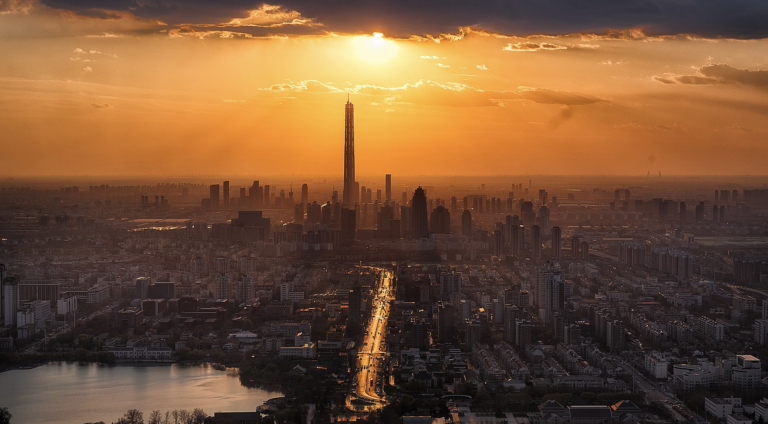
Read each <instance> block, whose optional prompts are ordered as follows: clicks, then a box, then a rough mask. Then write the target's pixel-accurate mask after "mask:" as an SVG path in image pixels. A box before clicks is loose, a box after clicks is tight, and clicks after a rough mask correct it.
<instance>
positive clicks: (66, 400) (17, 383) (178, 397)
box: [0, 361, 284, 423]
mask: <svg viewBox="0 0 768 424" xmlns="http://www.w3.org/2000/svg"><path fill="white" fill-rule="evenodd" d="M283 395H284V393H283V392H282V391H279V390H274V389H273V390H267V389H263V388H260V387H246V386H243V385H242V384H241V383H240V379H239V378H238V373H237V372H234V369H232V368H229V369H226V370H224V371H221V370H219V369H216V368H214V367H213V366H212V365H210V364H207V363H201V364H197V365H193V364H176V363H174V364H147V363H119V364H106V365H105V364H96V363H66V362H53V361H52V362H49V363H47V364H43V365H40V366H35V367H33V368H28V369H16V370H9V372H5V373H2V374H0V399H1V400H2V405H1V406H7V407H9V409H10V411H11V413H12V414H13V421H14V422H16V421H18V422H39V423H57V422H61V421H62V420H61V417H63V416H66V417H67V420H68V421H67V422H73V423H74V422H96V421H104V422H112V421H115V420H117V419H118V418H119V417H121V416H122V415H123V414H124V413H125V411H127V410H129V409H133V408H136V409H140V410H142V411H144V412H145V413H149V412H150V411H152V410H161V411H166V410H174V409H179V410H180V409H186V410H190V411H191V410H193V409H195V408H202V409H204V410H205V411H206V412H208V413H209V414H210V415H213V413H215V412H217V411H256V408H257V407H258V406H260V405H262V404H263V403H264V401H266V400H269V399H273V398H276V397H281V396H283ZM84 400H87V401H84ZM41 404H45V405H46V407H45V408H41V407H40V405H41Z"/></svg>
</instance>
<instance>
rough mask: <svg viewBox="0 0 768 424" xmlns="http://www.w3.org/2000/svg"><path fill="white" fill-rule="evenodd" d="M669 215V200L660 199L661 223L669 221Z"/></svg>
mask: <svg viewBox="0 0 768 424" xmlns="http://www.w3.org/2000/svg"><path fill="white" fill-rule="evenodd" d="M668 217H669V202H667V201H666V200H661V199H659V223H662V224H663V223H665V222H667V218H668Z"/></svg>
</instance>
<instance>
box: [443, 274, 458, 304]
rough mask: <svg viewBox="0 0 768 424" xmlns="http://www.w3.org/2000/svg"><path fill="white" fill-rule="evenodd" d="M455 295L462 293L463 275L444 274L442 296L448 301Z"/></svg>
mask: <svg viewBox="0 0 768 424" xmlns="http://www.w3.org/2000/svg"><path fill="white" fill-rule="evenodd" d="M453 293H461V273H458V272H443V273H441V274H440V296H441V297H442V299H443V300H448V299H450V297H451V294H453Z"/></svg>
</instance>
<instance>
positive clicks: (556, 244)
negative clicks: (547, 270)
mask: <svg viewBox="0 0 768 424" xmlns="http://www.w3.org/2000/svg"><path fill="white" fill-rule="evenodd" d="M562 248H563V231H562V230H561V229H560V227H552V257H553V258H554V259H560V252H561V250H562Z"/></svg>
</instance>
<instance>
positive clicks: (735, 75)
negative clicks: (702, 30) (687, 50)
mask: <svg viewBox="0 0 768 424" xmlns="http://www.w3.org/2000/svg"><path fill="white" fill-rule="evenodd" d="M653 79H654V80H656V81H658V82H660V83H664V84H688V85H712V84H738V85H745V86H749V87H758V88H768V70H761V69H758V70H755V71H751V70H749V69H738V68H734V67H733V66H730V65H725V64H716V65H706V66H702V67H701V68H699V69H698V70H697V72H696V75H665V76H663V77H659V76H654V77H653Z"/></svg>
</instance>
